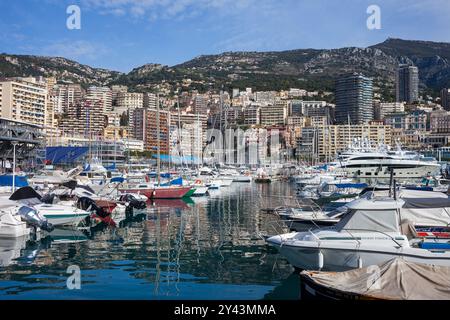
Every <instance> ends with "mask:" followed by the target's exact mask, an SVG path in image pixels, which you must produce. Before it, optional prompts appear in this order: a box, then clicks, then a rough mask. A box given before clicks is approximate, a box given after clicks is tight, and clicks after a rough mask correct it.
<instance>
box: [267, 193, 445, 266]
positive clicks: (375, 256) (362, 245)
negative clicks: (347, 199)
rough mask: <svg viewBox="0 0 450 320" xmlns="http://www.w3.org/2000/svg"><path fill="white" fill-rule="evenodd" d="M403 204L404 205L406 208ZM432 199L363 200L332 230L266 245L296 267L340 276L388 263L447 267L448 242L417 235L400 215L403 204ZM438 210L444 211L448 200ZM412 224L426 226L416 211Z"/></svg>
mask: <svg viewBox="0 0 450 320" xmlns="http://www.w3.org/2000/svg"><path fill="white" fill-rule="evenodd" d="M408 202H409V204H408ZM433 202H434V203H435V202H438V201H437V200H436V199H432V201H430V200H429V199H417V198H416V199H407V200H405V199H399V198H395V197H394V198H390V197H364V198H360V199H357V200H355V201H353V202H351V203H349V204H347V205H346V206H347V208H348V210H349V212H348V213H347V214H346V215H345V216H344V217H343V218H342V219H341V220H340V221H339V222H338V223H337V224H336V225H335V226H333V227H328V228H318V229H314V230H309V231H306V232H291V233H287V234H281V235H276V236H272V237H269V238H267V239H266V241H267V242H268V243H269V244H271V245H273V246H274V247H276V248H277V249H278V250H279V252H280V253H281V254H282V255H283V256H284V257H286V258H287V260H288V261H289V262H290V263H291V264H292V265H293V266H294V267H296V268H299V269H304V270H317V269H324V270H330V271H341V270H348V269H353V268H361V267H364V266H369V265H374V264H381V263H383V262H385V261H388V260H390V259H393V258H398V257H401V258H404V259H406V260H408V261H412V262H418V263H426V264H435V265H443V266H450V251H447V250H450V246H449V245H448V243H447V242H448V241H443V242H442V241H439V239H437V238H435V239H430V238H422V237H420V236H418V234H417V231H416V229H415V227H414V224H413V223H412V222H411V221H410V220H408V219H405V218H404V217H403V216H406V217H410V216H411V214H414V212H412V213H410V215H404V214H403V213H402V211H401V209H402V208H403V207H405V205H406V206H407V207H408V206H413V207H414V208H421V207H422V208H423V207H429V206H430V204H431V203H433ZM439 202H441V203H440V206H443V205H444V203H443V202H446V204H445V206H446V207H450V201H449V200H448V199H442V200H440V201H439ZM415 213H416V219H417V220H419V221H416V224H421V223H422V222H421V219H422V218H423V219H424V220H425V221H423V224H426V223H427V221H428V220H429V217H427V216H425V217H421V216H420V215H421V214H420V210H416V211H415Z"/></svg>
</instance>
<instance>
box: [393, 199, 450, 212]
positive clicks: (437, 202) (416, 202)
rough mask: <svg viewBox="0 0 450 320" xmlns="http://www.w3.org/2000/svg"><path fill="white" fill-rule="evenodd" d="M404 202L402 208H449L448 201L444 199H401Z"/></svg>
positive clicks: (449, 203)
mask: <svg viewBox="0 0 450 320" xmlns="http://www.w3.org/2000/svg"><path fill="white" fill-rule="evenodd" d="M402 200H403V201H405V204H404V205H403V208H417V209H428V208H450V199H449V198H448V197H445V198H402Z"/></svg>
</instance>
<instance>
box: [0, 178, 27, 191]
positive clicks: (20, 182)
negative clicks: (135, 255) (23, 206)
mask: <svg viewBox="0 0 450 320" xmlns="http://www.w3.org/2000/svg"><path fill="white" fill-rule="evenodd" d="M14 180H15V187H17V188H22V187H27V186H28V181H27V177H24V176H15V179H14ZM12 185H13V176H12V175H1V176H0V186H2V187H12Z"/></svg>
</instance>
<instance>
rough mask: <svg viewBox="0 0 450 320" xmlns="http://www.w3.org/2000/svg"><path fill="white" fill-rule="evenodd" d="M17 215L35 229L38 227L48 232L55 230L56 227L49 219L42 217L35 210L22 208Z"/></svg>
mask: <svg viewBox="0 0 450 320" xmlns="http://www.w3.org/2000/svg"><path fill="white" fill-rule="evenodd" d="M17 214H18V215H19V216H20V217H21V218H22V219H23V220H24V221H26V222H27V223H28V224H30V225H31V226H33V227H37V228H40V229H42V230H44V231H48V232H52V231H53V230H54V229H55V227H54V226H53V225H52V224H51V223H50V222H48V220H47V218H45V217H43V216H42V215H40V214H39V213H38V212H37V211H36V210H35V209H33V208H30V207H27V206H23V207H20V209H19V211H18V212H17Z"/></svg>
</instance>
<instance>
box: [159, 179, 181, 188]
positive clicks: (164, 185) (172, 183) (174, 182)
mask: <svg viewBox="0 0 450 320" xmlns="http://www.w3.org/2000/svg"><path fill="white" fill-rule="evenodd" d="M169 185H171V186H182V185H183V178H181V177H180V178H177V179H174V180H172V181H170V183H164V184H161V186H163V187H167V186H169Z"/></svg>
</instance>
